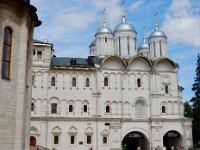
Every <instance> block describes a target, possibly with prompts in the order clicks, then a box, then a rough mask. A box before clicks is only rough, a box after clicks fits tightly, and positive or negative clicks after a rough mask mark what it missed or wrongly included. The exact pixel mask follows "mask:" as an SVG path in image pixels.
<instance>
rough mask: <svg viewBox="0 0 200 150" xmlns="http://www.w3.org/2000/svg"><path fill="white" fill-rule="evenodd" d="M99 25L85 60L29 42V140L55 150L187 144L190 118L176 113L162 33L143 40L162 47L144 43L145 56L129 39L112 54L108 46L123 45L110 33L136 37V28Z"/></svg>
mask: <svg viewBox="0 0 200 150" xmlns="http://www.w3.org/2000/svg"><path fill="white" fill-rule="evenodd" d="M124 24H125V22H124ZM122 25H123V23H122ZM103 28H104V29H103V30H99V31H103V32H99V33H98V34H96V39H95V41H94V42H93V43H92V44H91V46H90V52H91V55H92V56H93V57H88V58H87V59H80V58H67V57H63V58H57V57H54V56H53V52H54V51H53V45H52V44H49V43H45V42H40V41H35V43H34V56H33V83H34V84H33V86H32V91H33V95H32V112H31V116H32V119H31V131H30V133H31V138H32V142H33V144H35V145H38V146H41V147H44V148H48V149H56V150H79V149H81V150H89V149H91V148H92V149H93V150H119V149H121V148H122V146H125V147H127V148H128V149H130V148H131V146H132V149H133V150H134V149H137V147H139V146H140V147H141V149H142V150H150V149H152V150H153V149H155V147H157V146H158V145H159V146H160V147H161V148H163V149H164V147H167V146H168V148H167V149H169V148H171V146H174V147H175V149H178V147H182V148H183V149H188V148H191V147H192V134H191V133H192V132H191V120H190V119H188V118H184V117H183V103H182V95H181V90H182V89H181V87H180V86H179V85H178V78H177V72H178V65H177V64H175V63H174V62H173V61H171V60H170V59H169V58H167V57H166V56H167V52H166V44H167V38H166V37H164V36H163V37H161V36H162V35H159V36H158V37H155V36H154V37H152V38H151V37H150V38H149V42H150V46H152V45H151V42H152V41H153V42H156V41H158V43H159V44H161V45H158V46H157V45H153V46H152V47H150V49H149V54H148V55H147V56H149V57H145V56H143V55H138V54H137V50H136V48H135V45H136V43H133V44H132V45H129V46H130V50H131V52H130V53H127V52H124V51H123V50H124V49H126V50H128V47H129V46H128V47H126V44H124V45H125V46H124V47H123V46H122V47H121V51H122V53H121V55H120V54H119V53H115V52H113V50H114V49H115V48H112V46H114V45H117V44H118V45H123V44H121V43H120V44H119V43H117V44H115V42H114V41H115V40H117V38H116V37H115V36H116V35H118V34H119V35H118V36H121V35H123V36H124V37H127V36H129V35H130V33H131V34H134V38H133V39H136V32H134V33H133V32H132V31H130V32H127V31H123V30H120V31H115V32H116V33H111V34H110V33H109V32H110V30H108V29H105V28H106V27H105V26H104V27H103ZM120 29H123V28H120ZM104 31H105V33H104ZM119 32H120V33H119ZM160 33H161V32H160ZM108 34H109V37H108V39H106V40H105V39H104V40H102V39H100V37H101V38H105V37H107V35H108ZM112 34H113V35H112ZM124 37H122V39H124V40H126V38H124ZM115 38H116V39H115ZM135 41H136V40H135ZM159 41H161V42H159ZM103 42H106V43H107V42H108V43H109V42H110V45H109V46H110V47H109V46H108V47H109V48H110V49H108V50H106V49H107V48H108V47H106V48H105V49H102V47H105V43H103ZM118 42H119V41H118ZM122 42H124V41H123V40H122ZM112 43H113V44H112ZM124 43H127V42H124ZM101 44H102V45H101ZM132 49H133V50H132ZM103 50H106V52H105V51H103ZM109 50H110V51H109ZM145 50H146V49H145ZM134 51H135V52H134ZM109 52H110V53H109ZM154 52H156V55H153V54H151V53H154ZM161 53H162V55H161ZM84 61H85V62H87V65H85V62H84ZM91 64H92V65H91ZM91 66H92V67H91ZM129 140H130V141H132V143H134V144H133V145H132V144H131V143H129ZM34 141H35V142H36V143H34Z"/></svg>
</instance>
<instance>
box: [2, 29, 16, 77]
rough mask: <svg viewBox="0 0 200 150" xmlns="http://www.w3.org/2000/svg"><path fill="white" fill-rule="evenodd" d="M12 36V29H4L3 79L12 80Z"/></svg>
mask: <svg viewBox="0 0 200 150" xmlns="http://www.w3.org/2000/svg"><path fill="white" fill-rule="evenodd" d="M12 34H13V31H12V29H11V28H9V27H6V28H5V29H4V39H3V54H2V67H1V77H2V78H3V79H10V65H11V52H12Z"/></svg>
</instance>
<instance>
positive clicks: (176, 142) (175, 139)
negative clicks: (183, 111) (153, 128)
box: [163, 130, 182, 150]
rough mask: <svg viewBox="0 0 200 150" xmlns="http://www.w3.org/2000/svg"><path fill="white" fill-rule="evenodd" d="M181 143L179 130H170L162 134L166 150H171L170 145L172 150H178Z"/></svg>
mask: <svg viewBox="0 0 200 150" xmlns="http://www.w3.org/2000/svg"><path fill="white" fill-rule="evenodd" d="M181 145H182V137H181V134H180V133H179V132H177V131H175V130H170V131H168V132H167V133H166V134H165V135H164V136H163V146H164V147H166V150H171V149H172V147H173V148H174V150H178V148H179V147H180V146H181Z"/></svg>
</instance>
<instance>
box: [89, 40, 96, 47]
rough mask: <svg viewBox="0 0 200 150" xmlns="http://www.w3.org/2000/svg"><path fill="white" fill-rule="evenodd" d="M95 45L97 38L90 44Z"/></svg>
mask: <svg viewBox="0 0 200 150" xmlns="http://www.w3.org/2000/svg"><path fill="white" fill-rule="evenodd" d="M93 46H96V39H95V40H94V41H92V43H91V44H90V46H89V47H93Z"/></svg>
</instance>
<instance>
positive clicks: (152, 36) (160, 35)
mask: <svg viewBox="0 0 200 150" xmlns="http://www.w3.org/2000/svg"><path fill="white" fill-rule="evenodd" d="M155 37H164V38H167V36H166V35H165V33H164V32H162V31H160V30H156V31H153V32H152V33H151V34H150V36H149V38H155Z"/></svg>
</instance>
